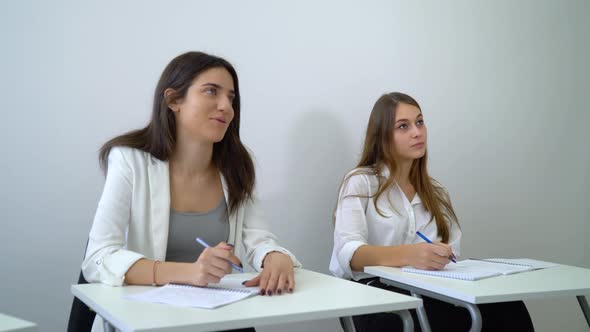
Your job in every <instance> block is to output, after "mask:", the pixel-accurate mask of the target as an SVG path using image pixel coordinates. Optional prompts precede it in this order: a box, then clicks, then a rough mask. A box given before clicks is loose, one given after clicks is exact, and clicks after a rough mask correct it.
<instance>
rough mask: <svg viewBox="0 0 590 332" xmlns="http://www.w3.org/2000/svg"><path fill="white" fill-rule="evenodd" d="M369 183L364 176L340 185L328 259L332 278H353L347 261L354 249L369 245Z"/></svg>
mask: <svg viewBox="0 0 590 332" xmlns="http://www.w3.org/2000/svg"><path fill="white" fill-rule="evenodd" d="M369 186H370V183H369V180H368V178H367V177H366V176H365V175H360V174H358V175H352V176H350V177H349V178H348V179H347V180H345V182H344V183H343V185H342V189H341V190H340V194H339V195H338V204H337V206H336V212H335V225H334V248H333V250H332V258H331V260H330V272H332V274H333V275H335V276H337V277H340V278H346V279H353V278H354V277H355V275H354V274H355V273H354V272H353V271H352V269H351V268H350V261H351V260H352V256H353V255H354V253H355V252H356V250H357V249H358V248H359V247H360V246H362V245H366V244H367V242H368V236H369V234H368V228H367V219H366V217H365V214H366V211H365V210H366V206H367V204H368V201H369V199H368V197H369V193H370V188H369Z"/></svg>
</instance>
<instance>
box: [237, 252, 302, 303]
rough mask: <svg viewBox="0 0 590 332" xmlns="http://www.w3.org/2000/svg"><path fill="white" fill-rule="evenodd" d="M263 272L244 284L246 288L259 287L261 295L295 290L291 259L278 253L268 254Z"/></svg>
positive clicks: (263, 264) (263, 265)
mask: <svg viewBox="0 0 590 332" xmlns="http://www.w3.org/2000/svg"><path fill="white" fill-rule="evenodd" d="M262 267H263V270H262V272H260V274H259V275H258V276H256V278H254V279H250V280H248V281H246V282H245V283H244V285H245V286H247V287H254V286H259V287H260V294H261V295H264V294H266V295H269V296H270V295H273V294H279V295H280V294H282V293H283V292H285V291H286V292H289V293H292V292H293V289H294V288H295V277H294V276H293V262H292V261H291V257H289V256H288V255H286V254H283V253H281V252H278V251H273V252H270V253H268V254H267V255H266V257H264V261H263V263H262Z"/></svg>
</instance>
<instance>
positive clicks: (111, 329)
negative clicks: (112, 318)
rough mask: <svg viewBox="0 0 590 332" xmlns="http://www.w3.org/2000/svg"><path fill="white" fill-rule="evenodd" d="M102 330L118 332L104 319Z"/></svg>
mask: <svg viewBox="0 0 590 332" xmlns="http://www.w3.org/2000/svg"><path fill="white" fill-rule="evenodd" d="M102 328H103V330H104V332H116V330H115V327H113V325H111V323H109V322H108V321H107V320H106V319H104V318H103V319H102Z"/></svg>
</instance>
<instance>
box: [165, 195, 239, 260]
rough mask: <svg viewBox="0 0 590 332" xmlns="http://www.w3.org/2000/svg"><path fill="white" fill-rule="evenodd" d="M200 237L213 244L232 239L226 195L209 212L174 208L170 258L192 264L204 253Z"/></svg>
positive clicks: (171, 221) (167, 253)
mask: <svg viewBox="0 0 590 332" xmlns="http://www.w3.org/2000/svg"><path fill="white" fill-rule="evenodd" d="M197 237H200V238H201V239H203V240H205V242H207V243H208V244H209V245H210V246H215V245H217V244H218V243H219V242H221V241H226V242H227V239H228V238H229V219H228V215H227V203H226V202H225V197H223V198H222V199H221V201H220V202H219V204H217V207H215V209H213V210H211V211H207V212H178V211H175V210H174V209H172V208H171V209H170V226H169V229H168V247H167V248H166V261H168V262H185V263H192V262H194V261H196V260H197V258H198V257H199V255H200V254H201V253H202V252H203V250H204V249H205V248H203V247H202V246H201V245H200V244H198V243H197V242H196V241H195V239H196V238H197Z"/></svg>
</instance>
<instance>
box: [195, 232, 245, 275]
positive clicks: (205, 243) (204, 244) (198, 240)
mask: <svg viewBox="0 0 590 332" xmlns="http://www.w3.org/2000/svg"><path fill="white" fill-rule="evenodd" d="M195 241H197V242H198V243H199V244H200V245H202V246H203V247H205V248H211V246H210V245H209V244H207V242H205V241H204V240H203V239H201V238H200V237H198V238H196V239H195ZM228 262H229V263H230V264H231V266H232V267H233V268H234V269H235V270H236V271H238V272H240V273H243V272H244V269H242V268H241V267H239V266H237V265H236V264H234V262H232V261H229V260H228Z"/></svg>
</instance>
